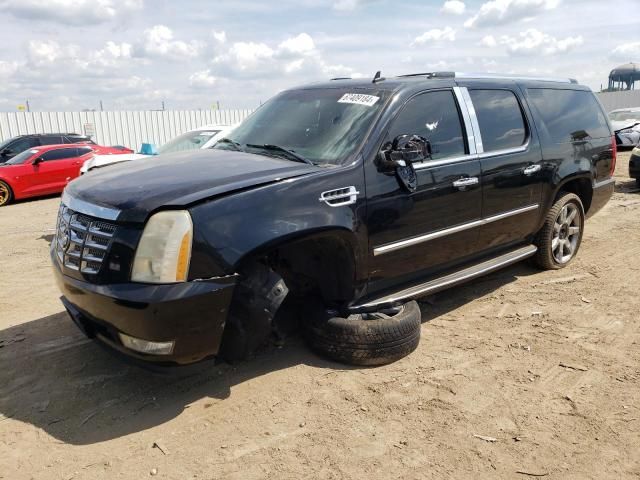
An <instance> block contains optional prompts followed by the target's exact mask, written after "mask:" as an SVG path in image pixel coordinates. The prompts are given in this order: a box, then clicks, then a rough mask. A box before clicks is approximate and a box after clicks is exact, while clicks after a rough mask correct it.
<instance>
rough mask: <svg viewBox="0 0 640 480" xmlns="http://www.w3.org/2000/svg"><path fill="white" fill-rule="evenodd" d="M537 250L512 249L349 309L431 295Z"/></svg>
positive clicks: (369, 308)
mask: <svg viewBox="0 0 640 480" xmlns="http://www.w3.org/2000/svg"><path fill="white" fill-rule="evenodd" d="M537 250H538V249H537V248H536V246H535V245H527V246H526V247H521V248H518V249H517V250H512V251H511V252H509V253H505V254H504V255H500V256H499V257H495V258H492V259H491V260H487V261H484V262H481V263H478V264H476V265H473V266H471V267H467V268H465V269H463V270H459V271H457V272H454V273H450V274H449V275H445V276H443V277H440V278H436V279H434V280H430V281H428V282H425V283H420V284H418V285H414V286H412V287H409V288H405V289H404V290H400V291H399V292H395V293H391V294H389V295H385V296H383V297H378V298H374V299H373V300H370V301H367V302H366V303H362V304H359V305H354V306H352V307H349V308H348V310H349V312H350V313H361V312H370V311H375V310H377V309H379V308H384V307H388V306H392V305H397V304H399V303H403V302H406V301H408V300H413V299H415V298H417V297H421V296H424V295H431V294H433V293H436V292H439V291H441V290H444V289H446V288H449V287H452V286H454V285H458V284H461V283H464V282H466V281H468V280H472V279H474V278H476V277H480V276H482V275H486V274H487V273H491V272H494V271H496V270H500V269H501V268H504V267H507V266H509V265H512V264H514V263H517V262H519V261H520V260H524V259H525V258H528V257H531V256H533V255H534V254H535V253H536V251H537Z"/></svg>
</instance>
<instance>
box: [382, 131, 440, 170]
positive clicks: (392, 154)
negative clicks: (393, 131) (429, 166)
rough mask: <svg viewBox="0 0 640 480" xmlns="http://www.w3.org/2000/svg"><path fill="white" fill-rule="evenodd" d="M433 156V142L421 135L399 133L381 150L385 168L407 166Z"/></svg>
mask: <svg viewBox="0 0 640 480" xmlns="http://www.w3.org/2000/svg"><path fill="white" fill-rule="evenodd" d="M429 158H431V143H430V142H429V140H427V139H426V138H424V137H421V136H420V135H398V136H397V137H396V138H394V139H393V141H392V142H387V143H386V144H384V145H383V146H382V149H381V150H380V156H379V160H380V164H381V166H382V167H383V169H385V170H394V169H395V168H397V167H406V166H407V165H408V164H411V163H415V162H423V161H425V160H427V159H429Z"/></svg>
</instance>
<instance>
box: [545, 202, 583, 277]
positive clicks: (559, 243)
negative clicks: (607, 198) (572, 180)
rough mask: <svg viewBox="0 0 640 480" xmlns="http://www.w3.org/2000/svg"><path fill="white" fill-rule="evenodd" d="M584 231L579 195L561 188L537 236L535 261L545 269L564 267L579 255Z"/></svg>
mask: <svg viewBox="0 0 640 480" xmlns="http://www.w3.org/2000/svg"><path fill="white" fill-rule="evenodd" d="M583 231H584V207H583V206H582V201H581V200H580V197H578V196H577V195H575V194H573V193H566V192H560V194H559V195H558V198H557V199H556V201H555V203H554V204H553V206H552V207H551V208H550V209H549V211H548V212H547V216H546V217H545V220H544V225H543V226H542V228H541V229H540V231H539V232H538V235H537V236H536V240H535V244H536V246H537V247H538V251H537V252H536V254H535V256H534V257H533V262H534V263H535V264H536V265H537V266H538V267H540V268H542V269H544V270H558V269H560V268H564V267H566V266H567V265H569V263H570V262H571V261H572V260H573V259H574V258H575V257H576V255H577V254H578V249H579V248H580V244H581V243H582V233H583Z"/></svg>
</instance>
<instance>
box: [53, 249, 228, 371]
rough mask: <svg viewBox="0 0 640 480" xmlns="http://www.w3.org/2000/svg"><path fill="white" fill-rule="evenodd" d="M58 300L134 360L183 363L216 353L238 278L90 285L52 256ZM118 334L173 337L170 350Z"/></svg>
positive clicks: (94, 334)
mask: <svg viewBox="0 0 640 480" xmlns="http://www.w3.org/2000/svg"><path fill="white" fill-rule="evenodd" d="M52 261H53V265H54V267H53V270H54V276H55V278H56V282H57V284H58V287H59V288H60V291H61V292H62V295H63V297H62V303H63V304H64V306H65V308H66V309H67V312H68V313H69V315H70V317H71V318H72V319H73V321H74V322H75V323H76V325H78V327H79V328H80V329H81V330H82V331H83V332H84V333H85V335H87V336H88V337H90V338H96V339H97V340H99V341H101V342H102V343H104V344H106V345H108V346H109V347H111V348H113V349H115V350H117V351H118V352H119V353H121V354H124V355H126V356H127V357H130V358H132V359H136V360H140V361H143V362H146V363H152V364H156V365H167V366H169V365H184V364H190V363H194V362H197V361H199V360H203V359H205V358H209V357H212V356H215V355H216V354H217V353H218V349H219V347H220V342H221V339H222V332H223V330H224V325H225V321H226V318H227V312H228V308H229V305H230V303H231V297H232V294H233V289H234V287H235V283H236V277H234V276H230V277H223V278H216V279H212V280H207V281H200V282H187V283H180V284H172V285H145V284H134V283H125V284H113V285H94V284H90V283H87V282H83V281H80V280H76V279H74V278H71V277H68V276H66V275H64V274H63V273H62V271H61V270H60V267H59V266H58V262H57V261H56V260H55V259H54V258H52ZM119 333H125V334H127V335H130V336H132V337H136V338H140V339H143V340H147V341H152V342H169V341H172V342H175V345H174V348H173V351H172V353H171V354H169V355H151V354H145V353H140V352H137V351H133V350H129V349H127V348H125V347H124V345H123V344H122V342H121V341H120V337H119V335H118V334H119Z"/></svg>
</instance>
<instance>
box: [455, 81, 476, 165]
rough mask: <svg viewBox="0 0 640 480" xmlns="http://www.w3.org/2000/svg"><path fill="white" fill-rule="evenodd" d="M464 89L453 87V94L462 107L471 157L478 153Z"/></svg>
mask: <svg viewBox="0 0 640 480" xmlns="http://www.w3.org/2000/svg"><path fill="white" fill-rule="evenodd" d="M462 88H464V87H453V93H454V95H455V96H456V99H457V100H458V105H460V111H461V112H462V120H463V122H464V129H465V131H466V132H467V144H468V145H469V155H475V154H476V153H477V152H476V138H475V132H474V130H473V125H472V124H471V117H470V116H469V108H468V107H467V102H466V101H465V99H464V96H463V95H462ZM465 90H466V88H465Z"/></svg>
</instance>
